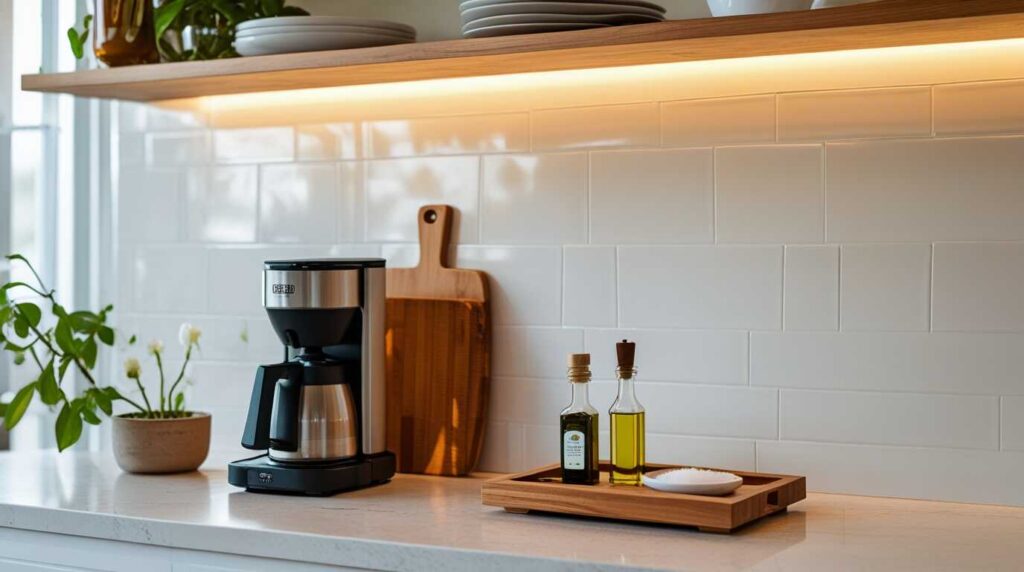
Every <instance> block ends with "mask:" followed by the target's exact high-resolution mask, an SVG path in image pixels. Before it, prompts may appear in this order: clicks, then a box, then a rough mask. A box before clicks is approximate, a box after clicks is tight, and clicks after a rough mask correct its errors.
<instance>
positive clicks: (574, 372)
mask: <svg viewBox="0 0 1024 572" xmlns="http://www.w3.org/2000/svg"><path fill="white" fill-rule="evenodd" d="M568 375H569V381H571V382H574V383H586V382H588V381H590V354H569V371H568Z"/></svg>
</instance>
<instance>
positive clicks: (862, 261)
mask: <svg viewBox="0 0 1024 572" xmlns="http://www.w3.org/2000/svg"><path fill="white" fill-rule="evenodd" d="M840 256H841V267H842V268H841V270H840V277H841V278H840V287H839V289H840V304H839V305H840V316H841V317H840V323H841V327H842V329H843V330H849V331H854V330H876V331H880V330H888V331H915V330H916V331H926V330H928V329H929V316H928V308H929V303H930V299H929V289H930V284H931V246H929V245H927V244H865V245H859V244H857V245H845V246H843V247H842V253H841V255H840Z"/></svg>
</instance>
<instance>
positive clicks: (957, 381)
mask: <svg viewBox="0 0 1024 572" xmlns="http://www.w3.org/2000/svg"><path fill="white" fill-rule="evenodd" d="M750 344H751V348H750V356H751V357H750V360H751V364H750V383H751V384H752V385H761V386H769V387H793V388H821V389H855V390H874V391H913V392H935V393H964V394H984V395H999V394H1004V395H1007V394H1009V395H1013V394H1017V395H1022V394H1024V381H1022V380H1021V376H1020V372H1021V370H1022V368H1024V335H1020V334H953V333H931V334H929V333H883V332H871V333H867V332H858V333H811V332H787V333H777V332H753V333H752V334H751V338H750Z"/></svg>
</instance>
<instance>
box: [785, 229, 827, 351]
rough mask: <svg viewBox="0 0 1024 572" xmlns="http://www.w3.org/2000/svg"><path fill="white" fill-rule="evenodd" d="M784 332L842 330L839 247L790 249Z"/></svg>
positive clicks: (787, 250) (786, 278) (788, 247)
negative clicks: (840, 318)
mask: <svg viewBox="0 0 1024 572" xmlns="http://www.w3.org/2000/svg"><path fill="white" fill-rule="evenodd" d="M785 267H786V269H785V272H786V277H785V281H786V286H785V302H784V306H785V329H787V330H830V331H834V330H838V329H839V247H836V246H787V247H786V261H785Z"/></svg>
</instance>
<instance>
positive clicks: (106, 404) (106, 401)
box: [89, 388, 114, 417]
mask: <svg viewBox="0 0 1024 572" xmlns="http://www.w3.org/2000/svg"><path fill="white" fill-rule="evenodd" d="M89 391H91V392H92V398H93V399H94V400H95V401H96V406H97V407H99V408H100V411H102V412H104V413H106V414H107V416H108V417H109V416H110V414H111V413H113V412H114V406H113V403H111V401H110V397H109V396H108V395H107V394H106V393H103V391H102V390H101V389H98V388H92V389H90V390H89Z"/></svg>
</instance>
